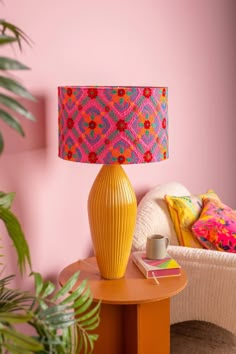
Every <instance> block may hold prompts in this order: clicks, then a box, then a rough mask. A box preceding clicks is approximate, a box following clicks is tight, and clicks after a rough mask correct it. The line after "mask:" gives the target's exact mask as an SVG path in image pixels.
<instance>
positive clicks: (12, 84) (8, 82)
mask: <svg viewBox="0 0 236 354" xmlns="http://www.w3.org/2000/svg"><path fill="white" fill-rule="evenodd" d="M0 87H3V88H4V89H6V90H8V91H10V92H13V93H15V94H16V95H18V96H21V97H25V98H27V99H28V100H32V101H35V98H34V97H33V96H32V95H31V93H30V92H29V91H27V90H26V89H25V88H24V87H23V86H22V85H21V84H19V82H18V81H16V80H13V79H10V78H9V77H5V76H0Z"/></svg>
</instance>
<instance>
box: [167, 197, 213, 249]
mask: <svg viewBox="0 0 236 354" xmlns="http://www.w3.org/2000/svg"><path fill="white" fill-rule="evenodd" d="M205 198H209V199H216V200H219V197H218V196H217V194H216V193H215V192H214V191H212V190H209V191H208V192H207V193H206V194H200V195H198V196H196V195H191V196H184V197H174V196H169V195H165V200H166V202H167V205H168V208H169V212H170V216H171V219H172V221H173V224H174V227H175V231H176V234H177V237H178V240H179V244H180V245H181V246H186V247H195V248H203V247H202V245H201V244H200V242H199V241H198V240H197V239H196V238H195V236H194V234H193V233H192V230H191V227H192V225H193V224H194V223H195V222H196V221H197V219H198V218H199V216H200V213H201V211H202V201H203V200H204V199H205Z"/></svg>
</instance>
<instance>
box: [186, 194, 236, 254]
mask: <svg viewBox="0 0 236 354" xmlns="http://www.w3.org/2000/svg"><path fill="white" fill-rule="evenodd" d="M192 231H193V233H194V234H195V236H196V238H197V239H198V240H199V241H200V242H201V244H202V245H203V246H204V247H205V248H208V249H213V250H219V251H227V252H233V253H236V212H235V211H234V210H232V209H231V208H230V207H228V206H227V205H225V204H223V203H222V202H221V201H219V200H218V201H217V200H211V199H206V200H204V206H203V210H202V213H201V215H200V218H199V219H198V220H197V221H196V222H195V223H194V224H193V226H192Z"/></svg>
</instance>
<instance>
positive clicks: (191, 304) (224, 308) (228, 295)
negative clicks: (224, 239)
mask: <svg viewBox="0 0 236 354" xmlns="http://www.w3.org/2000/svg"><path fill="white" fill-rule="evenodd" d="M168 252H169V254H170V255H171V256H172V257H173V258H175V259H176V261H177V262H178V263H179V264H180V265H181V266H182V267H183V269H185V271H186V273H187V276H188V284H187V287H186V288H185V289H184V290H183V291H182V292H181V293H180V294H178V295H177V296H176V297H174V298H172V299H171V306H172V308H171V323H172V324H173V323H177V322H182V321H190V320H200V321H207V322H211V323H214V324H216V325H218V326H220V327H223V328H225V329H227V330H229V331H230V332H232V333H234V334H236V321H235V318H236V299H235V294H236V254H233V253H227V252H220V251H210V250H206V249H199V248H198V249H197V248H188V247H182V246H169V248H168Z"/></svg>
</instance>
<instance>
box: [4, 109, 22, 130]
mask: <svg viewBox="0 0 236 354" xmlns="http://www.w3.org/2000/svg"><path fill="white" fill-rule="evenodd" d="M0 118H1V119H2V120H3V121H4V122H5V123H6V124H7V125H9V127H11V128H13V129H14V130H16V131H17V132H18V133H20V135H22V136H24V135H25V133H24V131H23V129H22V127H21V125H20V123H19V122H18V121H17V120H16V119H15V118H13V117H12V116H11V115H10V114H9V113H8V112H6V111H4V110H3V109H0Z"/></svg>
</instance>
